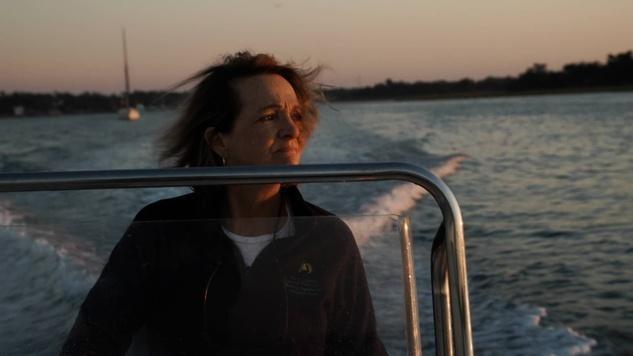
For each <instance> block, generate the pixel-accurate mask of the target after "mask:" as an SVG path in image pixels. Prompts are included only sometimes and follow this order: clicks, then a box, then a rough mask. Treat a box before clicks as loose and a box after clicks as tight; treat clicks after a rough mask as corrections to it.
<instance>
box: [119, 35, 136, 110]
mask: <svg viewBox="0 0 633 356" xmlns="http://www.w3.org/2000/svg"><path fill="white" fill-rule="evenodd" d="M122 36H123V74H124V76H125V92H124V93H123V107H122V108H121V109H119V118H120V119H122V120H129V121H136V120H138V119H140V118H141V113H140V112H139V111H138V109H136V108H133V107H131V106H130V73H129V70H128V65H127V41H126V36H125V28H124V29H123V31H122Z"/></svg>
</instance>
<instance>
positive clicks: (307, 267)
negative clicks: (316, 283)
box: [299, 262, 312, 274]
mask: <svg viewBox="0 0 633 356" xmlns="http://www.w3.org/2000/svg"><path fill="white" fill-rule="evenodd" d="M299 273H305V274H310V273H312V265H311V264H310V263H308V262H303V263H302V264H301V267H299Z"/></svg>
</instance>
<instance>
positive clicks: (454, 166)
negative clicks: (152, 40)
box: [346, 156, 466, 246]
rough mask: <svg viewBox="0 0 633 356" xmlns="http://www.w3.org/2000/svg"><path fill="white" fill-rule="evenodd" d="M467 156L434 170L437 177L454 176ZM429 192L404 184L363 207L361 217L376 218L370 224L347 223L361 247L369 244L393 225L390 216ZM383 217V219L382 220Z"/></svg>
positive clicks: (417, 186) (406, 207)
mask: <svg viewBox="0 0 633 356" xmlns="http://www.w3.org/2000/svg"><path fill="white" fill-rule="evenodd" d="M465 158H466V157H465V156H455V157H451V158H449V159H448V160H447V161H446V162H444V164H442V165H440V166H438V167H435V168H433V169H432V171H433V173H435V175H437V176H439V177H441V178H445V177H447V176H449V175H451V174H454V173H455V172H457V170H458V169H459V166H460V165H461V163H462V161H463V160H464V159H465ZM427 193H428V192H427V191H426V190H425V189H424V188H422V187H420V186H419V185H417V184H413V183H403V184H399V185H397V186H395V187H394V188H393V189H392V190H391V191H390V192H388V193H386V194H383V195H381V196H379V197H377V198H375V199H373V200H372V201H370V202H369V203H366V204H364V205H363V206H362V207H361V212H360V215H371V216H376V218H375V219H372V221H371V222H370V223H368V222H367V221H363V223H362V224H360V221H359V220H350V221H346V223H347V224H348V225H349V227H350V228H351V229H352V231H354V236H355V238H356V241H357V243H358V245H359V246H362V245H364V244H365V243H367V239H369V238H371V237H372V236H377V235H380V234H381V232H382V231H384V229H385V228H386V227H387V226H389V224H391V219H390V218H389V217H388V216H387V215H389V214H393V215H401V214H403V213H405V212H407V211H409V210H410V209H412V208H413V207H414V206H415V203H416V202H417V201H418V200H420V199H422V197H424V196H425V195H426V194H427ZM381 217H382V218H381Z"/></svg>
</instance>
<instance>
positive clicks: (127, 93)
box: [122, 28, 130, 108]
mask: <svg viewBox="0 0 633 356" xmlns="http://www.w3.org/2000/svg"><path fill="white" fill-rule="evenodd" d="M122 36H123V73H124V75H125V93H124V94H123V105H125V107H126V108H129V107H130V74H129V71H128V66H127V42H126V39H125V37H126V36H125V28H123V29H122Z"/></svg>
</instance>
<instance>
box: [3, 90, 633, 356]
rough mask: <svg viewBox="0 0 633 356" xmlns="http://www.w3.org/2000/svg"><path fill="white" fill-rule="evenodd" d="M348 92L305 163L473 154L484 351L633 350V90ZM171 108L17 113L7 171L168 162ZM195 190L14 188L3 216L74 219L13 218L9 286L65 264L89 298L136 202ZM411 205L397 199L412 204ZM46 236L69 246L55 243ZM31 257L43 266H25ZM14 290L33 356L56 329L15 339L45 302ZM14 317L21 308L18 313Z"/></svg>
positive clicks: (419, 213) (341, 199)
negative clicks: (430, 97) (360, 95)
mask: <svg viewBox="0 0 633 356" xmlns="http://www.w3.org/2000/svg"><path fill="white" fill-rule="evenodd" d="M333 106H334V108H335V109H336V110H332V109H331V108H324V109H323V112H322V122H321V127H320V129H319V131H318V132H317V134H316V137H315V139H314V140H313V142H312V144H311V146H310V148H309V150H308V152H307V153H306V159H305V161H306V162H328V161H331V162H352V161H384V160H400V161H408V162H413V163H420V164H425V165H429V166H442V165H443V164H445V163H446V162H448V160H449V159H451V158H452V157H453V158H454V157H460V156H465V157H466V159H465V160H463V162H462V165H461V168H460V169H459V170H458V172H457V173H456V174H455V175H453V176H451V177H450V178H448V183H449V185H450V186H451V188H452V189H453V190H454V192H455V194H456V196H457V198H458V199H459V200H460V203H461V207H462V210H463V215H464V220H465V224H466V225H465V227H466V236H467V246H468V259H469V261H468V262H469V272H470V289H471V303H472V308H473V326H474V333H475V348H476V351H478V353H480V354H499V355H503V354H507V353H508V352H510V353H512V354H526V355H539V354H570V353H580V352H586V351H588V350H589V349H591V350H592V352H593V353H595V354H630V353H633V341H632V340H633V332H632V331H631V330H633V328H632V327H633V272H632V271H633V268H632V267H633V242H631V241H632V240H631V237H632V236H631V235H633V234H632V233H633V219H632V217H633V215H632V213H631V211H633V152H632V149H631V144H630V143H631V142H633V94H630V93H618V94H587V95H561V96H538V97H516V98H499V99H483V100H449V101H432V102H396V103H391V102H380V103H345V104H343V103H342V104H333ZM170 116H171V115H170V114H169V113H148V114H147V115H146V116H145V117H144V118H143V120H142V121H139V122H136V123H128V122H123V121H118V120H114V119H113V115H92V116H90V117H60V118H51V119H21V120H3V121H0V125H2V128H3V130H1V132H0V170H1V171H3V172H8V171H12V172H24V171H38V170H73V169H124V168H147V167H155V166H156V161H155V160H154V159H152V158H151V157H156V155H155V151H154V150H153V147H154V146H153V140H152V139H153V137H155V135H156V132H158V130H159V129H160V127H162V126H163V125H164V124H165V122H166V121H167V119H168V118H169V117H170ZM397 189H398V185H394V184H385V183H372V184H368V185H350V184H334V185H331V186H329V187H327V188H323V187H320V186H318V185H307V186H305V187H304V189H303V190H304V191H305V195H306V196H307V197H308V198H309V199H310V200H313V201H315V202H317V203H319V204H322V205H323V206H324V207H326V208H329V209H332V210H334V211H337V212H340V213H350V212H355V211H359V210H361V211H362V209H363V208H365V209H366V208H367V206H368V204H369V206H370V207H371V204H372V202H374V201H376V200H380V199H381V197H388V196H389V194H392V193H394V192H395V191H397ZM182 191H183V190H177V189H167V190H133V191H107V192H103V191H102V192H73V193H68V192H64V193H60V192H57V193H38V194H35V193H28V194H4V195H2V196H0V199H1V200H2V201H0V220H2V223H3V224H4V225H7V224H8V223H7V221H9V220H11V219H12V217H13V219H18V220H20V221H22V220H24V221H27V222H28V223H29V224H35V225H39V226H44V225H47V224H50V223H51V222H58V221H68V222H69V223H68V224H67V225H66V227H64V228H63V229H60V228H56V230H55V229H53V230H52V231H53V232H54V233H50V231H49V230H46V229H35V230H33V231H30V232H29V233H28V235H33V236H34V235H37V236H36V237H35V238H34V240H35V241H40V242H39V244H33V243H30V244H29V243H27V242H25V241H26V240H24V239H21V237H20V236H18V235H19V234H18V233H17V232H16V230H15V229H14V228H11V229H5V230H7V231H4V234H0V235H1V236H0V244H2V246H3V251H5V252H6V253H8V254H9V255H7V256H5V258H4V262H3V263H2V267H1V268H2V269H3V270H6V269H8V268H11V271H13V272H16V269H17V272H16V273H14V274H13V277H14V278H10V277H8V276H7V275H5V276H4V277H3V278H4V279H2V285H3V286H5V285H11V284H12V283H13V284H15V283H19V282H20V281H28V283H29V284H31V285H34V284H35V281H38V280H40V278H41V275H42V274H45V273H47V272H48V271H50V273H51V275H53V276H55V277H53V278H52V279H51V280H50V281H49V282H47V283H44V284H43V285H44V287H43V288H40V292H41V289H44V290H45V291H47V292H46V294H42V293H40V294H41V295H43V296H48V295H51V293H52V295H57V296H59V294H56V293H59V292H60V291H62V292H63V291H64V290H66V289H70V290H71V293H70V294H71V295H73V293H74V295H79V296H81V295H82V294H83V293H85V289H86V288H87V286H89V285H90V284H91V283H92V281H93V278H94V275H95V274H96V273H97V272H96V271H97V270H98V266H100V264H101V263H102V261H103V259H104V258H105V256H107V254H108V251H109V250H110V249H111V248H112V245H113V244H114V243H115V242H116V239H117V238H118V236H119V235H120V231H122V230H123V229H124V228H125V225H126V224H127V222H128V221H129V219H130V218H131V216H133V215H134V213H135V212H136V211H137V210H138V209H139V208H140V207H141V206H143V205H144V204H146V203H147V202H149V201H153V200H155V199H158V198H161V197H164V196H169V195H175V194H179V193H180V192H182ZM384 199H386V198H383V200H382V202H388V201H389V200H388V199H387V200H384ZM390 204H391V205H390ZM398 204H399V203H398V200H396V201H395V202H394V201H392V202H391V203H387V206H389V207H390V208H391V209H395V210H399V209H400V210H401V209H405V208H403V206H399V205H398ZM374 206H376V205H374ZM387 212H388V211H387ZM409 213H410V214H411V215H412V217H413V222H414V224H417V225H415V226H417V228H416V241H417V242H418V243H417V245H416V248H417V249H418V253H419V254H428V250H427V249H428V247H430V241H431V238H432V235H433V233H434V231H435V227H436V226H437V224H438V223H439V221H440V219H441V218H440V217H439V215H438V212H437V210H436V208H435V206H434V204H433V203H432V202H431V201H430V200H425V201H423V203H422V204H418V206H417V207H416V208H414V209H413V210H411V211H410V212H409ZM77 219H78V220H80V221H86V220H87V221H95V220H97V221H99V222H98V223H97V224H96V225H95V226H96V227H92V228H90V229H92V230H90V231H91V232H90V233H86V231H88V230H87V228H86V226H83V227H80V226H77V225H73V223H72V221H73V220H77ZM418 222H423V223H418ZM8 230H10V231H8ZM98 231H101V232H100V233H99V232H98ZM104 231H107V232H104ZM18 232H19V231H18ZM22 232H24V231H22ZM47 234H48V235H47ZM86 236H90V238H86ZM16 241H18V242H16ZM8 244H9V245H8ZM7 246H8V247H7ZM47 249H49V250H51V251H55V253H54V254H53V255H54V257H51V256H52V255H51V254H50V253H47V252H46V251H48V250H47ZM370 253H371V252H370ZM374 253H375V252H374ZM16 256H23V257H24V258H23V259H20V258H17V257H16ZM368 257H369V258H372V256H368ZM16 258H17V260H16ZM25 261H30V263H27V264H28V265H29V266H23V265H24V263H25ZM426 263H427V262H426V261H423V262H421V263H419V271H418V277H419V279H420V284H421V286H422V288H421V289H422V290H421V292H420V293H421V298H420V301H421V304H422V307H424V308H427V309H425V310H428V307H429V299H430V297H429V294H428V290H425V289H424V288H423V286H425V285H427V283H428V280H426V278H427V277H425V276H426V273H427V272H428V266H427V265H426ZM21 266H23V267H21ZM73 266H75V267H73ZM95 266H96V267H95ZM95 268H96V270H95ZM38 271H40V272H39V274H38ZM27 272H29V273H30V274H29V273H27ZM85 274H87V275H88V276H87V277H86V276H84V277H81V276H82V275H85ZM69 275H71V276H72V277H68V276H69ZM64 276H65V277H64ZM70 281H74V283H71V282H70ZM27 287H28V285H27V286H26V287H24V288H26V289H25V290H27V292H28V293H30V294H33V295H38V293H37V291H36V292H33V291H29V290H28V288H27ZM5 290H6V289H5ZM16 293H17V292H16ZM25 293H26V292H25ZM28 293H27V294H28ZM13 294H15V293H13ZM13 294H11V293H10V292H5V293H4V294H3V293H0V310H2V311H3V314H4V315H5V317H4V319H3V323H2V325H3V326H1V327H0V350H13V351H12V352H11V353H14V354H20V352H19V351H20V350H21V351H25V352H26V351H28V350H35V349H37V348H36V346H37V345H38V342H39V343H42V341H41V340H39V341H38V340H31V341H30V345H31V347H32V348H31V349H28V348H27V349H24V348H22V349H20V343H19V342H17V341H16V342H13V341H12V343H8V342H7V340H14V341H15V340H16V335H19V334H20V333H19V332H17V331H19V330H26V329H27V328H28V325H29V323H27V322H26V319H28V318H31V319H29V320H30V321H33V320H37V319H36V318H35V316H34V315H33V311H34V310H35V311H36V310H37V308H36V307H34V306H33V305H35V306H37V303H41V301H38V300H37V298H35V299H33V303H32V304H33V305H31V304H29V302H28V301H26V302H25V303H18V304H15V302H16V300H19V297H16V296H15V295H13ZM66 296H68V294H66ZM16 298H17V299H16ZM62 299H63V298H62ZM71 299H72V298H71ZM80 299H81V298H80V297H75V300H74V302H72V303H70V304H69V303H67V302H61V301H60V302H59V303H58V306H57V307H55V308H52V309H53V310H50V314H47V315H65V314H68V310H74V308H76V304H77V303H78V300H79V301H80ZM11 303H14V304H11ZM73 303H74V304H73ZM33 308H35V309H33ZM11 313H13V314H11ZM16 313H17V314H16ZM19 313H22V314H19ZM29 313H31V314H29ZM7 315H8V316H7ZM10 315H13V316H14V317H13V319H11V320H8V319H7V318H10ZM16 315H18V316H16ZM25 315H27V316H25ZM28 315H31V316H28ZM423 317H424V318H423V328H424V329H425V334H424V335H423V337H424V341H425V352H427V353H428V351H430V350H431V349H430V348H431V347H432V343H431V341H432V334H430V330H429V329H430V325H429V323H430V321H429V318H430V313H428V312H423ZM16 318H17V319H16ZM20 318H22V319H20ZM33 318H35V319H33ZM5 319H7V320H5ZM16 320H17V321H16ZM20 320H22V323H21V324H20V323H19V321H20ZM31 324H32V323H31ZM66 324H67V323H66ZM4 325H11V330H9V329H8V327H6V326H4ZM64 325H65V324H64V323H63V322H62V325H54V326H53V328H54V329H56V330H61V329H64V327H67V325H66V326H64ZM41 327H51V325H49V324H42V325H41ZM16 332H17V334H16ZM62 334H63V333H60V334H59V335H58V336H56V338H62V337H63V336H60V335H62ZM55 335H57V334H55ZM17 340H18V341H19V340H20V338H17ZM594 340H595V341H594ZM24 342H25V341H22V344H24ZM16 350H17V351H16ZM39 350H41V351H43V350H46V348H44V347H43V346H42V348H39Z"/></svg>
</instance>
